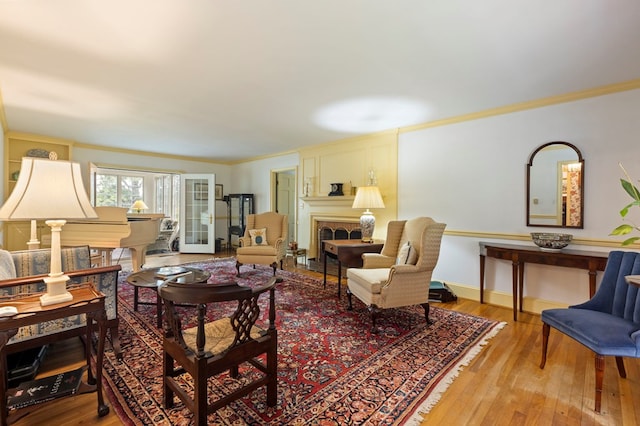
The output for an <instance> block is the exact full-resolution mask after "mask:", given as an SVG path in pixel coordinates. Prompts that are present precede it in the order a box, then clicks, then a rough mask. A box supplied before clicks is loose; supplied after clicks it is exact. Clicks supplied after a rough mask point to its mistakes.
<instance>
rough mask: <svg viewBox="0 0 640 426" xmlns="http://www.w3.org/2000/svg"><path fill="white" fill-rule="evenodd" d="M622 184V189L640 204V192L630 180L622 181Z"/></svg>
mask: <svg viewBox="0 0 640 426" xmlns="http://www.w3.org/2000/svg"><path fill="white" fill-rule="evenodd" d="M620 183H621V184H622V188H624V190H625V191H626V192H627V194H629V195H630V196H631V198H633V199H634V200H636V202H640V191H638V188H636V187H635V186H633V184H632V183H631V182H629V181H628V180H624V179H620Z"/></svg>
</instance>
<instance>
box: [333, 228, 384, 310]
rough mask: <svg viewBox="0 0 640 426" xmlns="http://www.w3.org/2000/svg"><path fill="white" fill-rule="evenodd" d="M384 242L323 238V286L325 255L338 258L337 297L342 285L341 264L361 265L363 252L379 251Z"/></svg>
mask: <svg viewBox="0 0 640 426" xmlns="http://www.w3.org/2000/svg"><path fill="white" fill-rule="evenodd" d="M383 246H384V243H380V242H373V243H363V242H362V241H360V240H324V241H322V252H323V262H324V269H323V271H324V281H323V284H324V287H325V288H326V287H327V256H329V257H331V258H333V259H337V260H338V297H340V288H341V285H342V265H343V264H344V266H346V267H347V268H360V267H362V254H363V253H380V251H381V250H382V247H383Z"/></svg>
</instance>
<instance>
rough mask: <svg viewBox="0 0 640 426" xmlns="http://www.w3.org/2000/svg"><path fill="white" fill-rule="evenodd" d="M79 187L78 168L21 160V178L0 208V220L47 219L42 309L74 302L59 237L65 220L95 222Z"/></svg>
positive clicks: (47, 161) (60, 163) (64, 163)
mask: <svg viewBox="0 0 640 426" xmlns="http://www.w3.org/2000/svg"><path fill="white" fill-rule="evenodd" d="M97 217H98V215H97V214H96V212H95V210H94V209H93V207H92V206H91V203H90V202H89V198H88V197H87V193H86V191H85V189H84V184H83V183H82V175H81V172H80V164H78V163H72V162H70V161H56V160H46V159H43V158H28V157H25V158H23V159H22V166H21V168H20V176H19V178H18V181H17V182H16V186H15V188H14V189H13V192H11V195H10V196H9V198H8V199H7V201H6V202H5V203H4V205H3V206H2V208H0V220H36V219H46V222H45V223H46V224H47V225H49V226H50V227H51V268H50V272H49V276H48V277H46V278H45V279H44V282H45V283H46V284H47V292H46V293H45V294H44V295H42V296H41V297H40V304H41V305H42V306H47V305H53V304H56V303H62V302H68V301H70V300H72V299H73V296H72V295H71V293H69V292H68V291H67V281H69V277H68V276H67V275H65V274H63V273H62V258H61V253H60V233H61V232H62V227H63V226H64V224H65V223H66V222H67V221H66V219H89V218H97Z"/></svg>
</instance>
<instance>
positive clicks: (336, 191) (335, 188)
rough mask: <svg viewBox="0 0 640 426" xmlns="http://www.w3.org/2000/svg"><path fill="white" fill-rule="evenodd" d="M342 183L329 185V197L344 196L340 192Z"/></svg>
mask: <svg viewBox="0 0 640 426" xmlns="http://www.w3.org/2000/svg"><path fill="white" fill-rule="evenodd" d="M342 185H343V184H342V183H332V184H331V192H330V193H329V197H336V196H341V195H344V193H343V192H342Z"/></svg>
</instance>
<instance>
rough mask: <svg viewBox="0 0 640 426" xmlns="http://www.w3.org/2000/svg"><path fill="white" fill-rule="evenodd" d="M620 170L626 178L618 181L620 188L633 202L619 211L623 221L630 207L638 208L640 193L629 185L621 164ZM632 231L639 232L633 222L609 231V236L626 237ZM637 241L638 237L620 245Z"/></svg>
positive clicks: (628, 178)
mask: <svg viewBox="0 0 640 426" xmlns="http://www.w3.org/2000/svg"><path fill="white" fill-rule="evenodd" d="M620 168H621V169H622V171H623V172H624V174H625V176H626V177H627V179H626V180H625V179H620V184H621V185H622V188H623V189H624V190H625V191H626V193H627V194H629V196H631V199H632V200H633V201H632V202H631V203H629V204H627V205H626V206H624V208H623V209H622V210H620V217H622V219H623V220H624V218H625V217H627V214H629V209H630V208H631V207H633V206H636V207H640V191H638V188H637V187H636V186H634V185H633V184H632V183H631V178H630V177H629V174H628V173H627V171H626V170H625V169H624V167H623V166H622V164H620ZM634 230H636V231H640V227H638V226H637V225H635V224H634V223H633V222H630V224H629V223H625V224H623V225H620V226H618V227H617V228H616V229H614V230H613V231H611V234H609V235H627V234H629V233H630V232H632V231H634ZM638 240H640V237H631V238H627V239H626V240H624V241H623V242H622V245H623V246H628V245H631V244H633V243H635V242H636V241H638Z"/></svg>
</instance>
